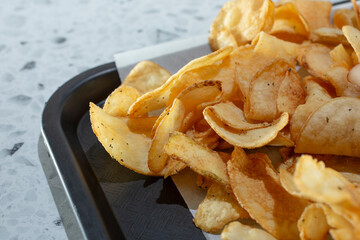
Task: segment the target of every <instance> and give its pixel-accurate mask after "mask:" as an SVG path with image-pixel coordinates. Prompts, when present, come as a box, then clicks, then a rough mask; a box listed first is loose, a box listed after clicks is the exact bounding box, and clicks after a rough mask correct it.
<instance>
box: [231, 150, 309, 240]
mask: <svg viewBox="0 0 360 240" xmlns="http://www.w3.org/2000/svg"><path fill="white" fill-rule="evenodd" d="M227 169H228V174H229V179H230V185H231V188H232V189H233V192H234V194H235V196H236V198H237V200H238V201H239V203H240V205H241V206H242V207H243V208H244V209H245V210H246V211H248V213H249V214H250V216H251V217H252V218H253V219H254V220H256V222H258V223H259V224H260V225H261V226H262V227H263V228H264V229H266V230H267V231H269V232H270V233H271V234H272V235H273V236H275V237H277V238H280V239H296V238H298V235H299V232H298V229H297V221H298V219H299V217H300V215H301V213H302V211H303V210H304V208H305V207H306V206H307V204H308V202H307V201H306V200H303V199H300V198H297V197H294V196H292V195H291V194H289V193H288V192H287V191H285V189H284V188H283V187H282V186H281V185H280V182H279V179H278V174H277V173H276V171H275V170H274V168H273V166H272V165H271V161H270V160H269V159H268V158H267V156H266V155H265V154H259V153H258V154H254V155H249V156H247V155H246V153H245V152H244V151H243V150H242V149H241V148H237V147H236V148H235V150H234V152H233V154H232V158H231V160H230V161H229V162H228V165H227Z"/></svg>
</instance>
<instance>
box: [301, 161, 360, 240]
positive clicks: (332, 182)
mask: <svg viewBox="0 0 360 240" xmlns="http://www.w3.org/2000/svg"><path fill="white" fill-rule="evenodd" d="M294 183H295V185H296V186H297V188H298V189H299V190H300V192H301V194H302V195H303V196H304V197H306V198H308V199H310V200H312V201H316V202H322V203H326V204H328V205H329V206H330V207H331V209H332V210H333V211H334V213H336V214H339V215H341V216H342V217H344V220H343V221H348V222H349V223H350V224H351V225H352V226H351V225H350V224H347V225H349V226H348V227H347V230H344V231H345V232H352V233H355V234H354V235H356V236H360V235H359V233H360V227H359V226H360V191H359V190H358V189H357V188H356V187H355V186H354V185H353V184H352V183H350V182H349V181H348V180H347V179H346V178H344V177H343V176H342V175H341V174H340V173H338V172H336V171H335V170H332V169H330V168H325V165H324V163H323V162H317V161H316V160H314V159H313V158H312V157H311V156H308V155H303V156H302V157H301V158H300V159H299V160H298V162H297V164H296V169H295V173H294ZM325 215H327V214H325ZM328 220H329V218H328ZM329 225H331V223H330V222H329ZM337 228H338V227H337ZM332 234H333V233H332ZM339 236H340V234H339Z"/></svg>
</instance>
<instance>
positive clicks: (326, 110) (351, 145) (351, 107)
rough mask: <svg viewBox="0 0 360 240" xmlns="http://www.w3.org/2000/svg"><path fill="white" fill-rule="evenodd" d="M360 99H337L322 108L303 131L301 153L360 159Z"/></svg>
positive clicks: (299, 147) (299, 148)
mask: <svg viewBox="0 0 360 240" xmlns="http://www.w3.org/2000/svg"><path fill="white" fill-rule="evenodd" d="M359 111H360V99H356V98H349V97H339V98H334V99H331V100H330V101H328V102H327V103H325V104H324V105H322V106H321V107H320V108H318V109H317V110H316V111H315V112H314V113H313V114H312V115H311V116H310V117H309V119H308V120H307V122H306V124H305V126H304V127H303V128H302V130H301V132H300V134H299V136H298V138H297V140H296V146H295V152H297V153H315V154H335V155H346V156H354V157H359V156H360V142H359V141H358V139H360V118H359Z"/></svg>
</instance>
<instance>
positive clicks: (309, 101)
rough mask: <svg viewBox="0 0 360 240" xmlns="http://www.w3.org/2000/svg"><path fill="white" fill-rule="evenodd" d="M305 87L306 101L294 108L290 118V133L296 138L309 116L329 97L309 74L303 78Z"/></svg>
mask: <svg viewBox="0 0 360 240" xmlns="http://www.w3.org/2000/svg"><path fill="white" fill-rule="evenodd" d="M303 82H304V85H305V89H306V95H307V96H306V103H305V104H303V105H300V106H298V107H297V108H296V110H295V113H294V115H293V116H292V118H291V120H290V133H291V137H292V139H293V140H296V139H297V137H298V136H299V133H300V131H301V129H302V128H303V126H304V125H305V123H306V121H307V119H308V118H309V116H310V115H311V114H312V113H313V112H314V111H316V110H317V109H318V108H319V107H320V106H321V105H323V104H324V103H325V102H327V101H329V100H330V99H331V95H330V94H329V93H328V92H327V90H326V89H325V88H324V87H322V86H321V85H320V84H319V83H318V81H317V79H316V78H314V77H312V76H309V77H306V78H304V79H303Z"/></svg>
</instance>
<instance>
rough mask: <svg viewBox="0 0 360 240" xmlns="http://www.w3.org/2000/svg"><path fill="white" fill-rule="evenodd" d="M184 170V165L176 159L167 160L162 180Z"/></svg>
mask: <svg viewBox="0 0 360 240" xmlns="http://www.w3.org/2000/svg"><path fill="white" fill-rule="evenodd" d="M184 168H186V164H185V163H183V162H181V161H178V160H176V159H172V158H169V159H168V161H167V162H166V165H165V167H164V171H163V173H164V178H167V177H169V176H172V175H175V174H178V173H179V172H180V171H181V170H183V169H184Z"/></svg>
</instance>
